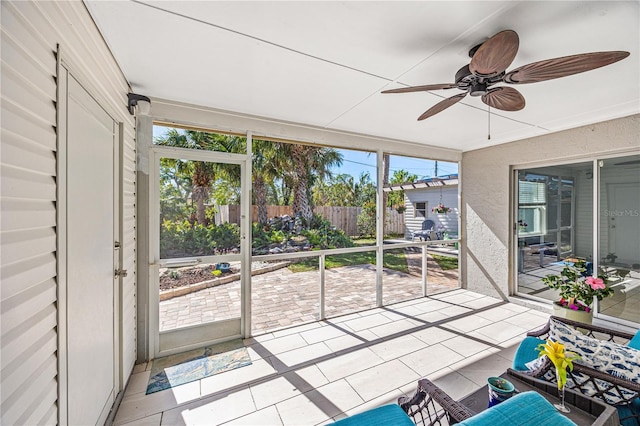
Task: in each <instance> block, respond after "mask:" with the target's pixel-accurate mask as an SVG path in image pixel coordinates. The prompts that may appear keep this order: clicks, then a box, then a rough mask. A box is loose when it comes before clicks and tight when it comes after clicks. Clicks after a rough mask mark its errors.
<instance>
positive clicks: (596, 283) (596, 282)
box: [587, 277, 607, 290]
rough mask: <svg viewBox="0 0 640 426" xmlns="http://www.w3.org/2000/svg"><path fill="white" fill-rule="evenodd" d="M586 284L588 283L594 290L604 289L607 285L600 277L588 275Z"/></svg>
mask: <svg viewBox="0 0 640 426" xmlns="http://www.w3.org/2000/svg"><path fill="white" fill-rule="evenodd" d="M587 284H589V285H590V286H591V288H592V289H594V290H604V289H605V288H606V287H607V286H605V285H604V281H603V280H602V278H596V277H588V278H587Z"/></svg>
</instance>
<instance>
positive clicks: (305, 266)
mask: <svg viewBox="0 0 640 426" xmlns="http://www.w3.org/2000/svg"><path fill="white" fill-rule="evenodd" d="M353 242H354V243H355V245H356V246H370V245H373V244H375V239H373V238H360V239H357V240H354V241H353ZM375 264H376V252H375V250H372V251H366V252H360V253H345V254H335V255H332V256H327V257H326V258H325V262H324V265H325V268H326V269H331V268H339V267H340V266H351V265H375ZM383 265H384V267H385V268H389V269H393V270H394V271H400V272H405V273H408V272H409V268H408V266H407V260H406V258H405V256H404V252H403V251H402V250H387V251H385V252H384V261H383ZM317 269H318V258H317V257H314V258H309V259H303V260H302V261H300V262H297V263H293V264H291V265H289V270H290V271H291V272H305V271H315V270H317Z"/></svg>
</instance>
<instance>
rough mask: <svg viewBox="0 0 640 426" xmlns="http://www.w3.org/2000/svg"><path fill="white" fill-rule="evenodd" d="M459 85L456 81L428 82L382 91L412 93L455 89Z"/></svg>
mask: <svg viewBox="0 0 640 426" xmlns="http://www.w3.org/2000/svg"><path fill="white" fill-rule="evenodd" d="M455 87H458V85H457V84H455V83H444V84H426V85H424V86H411V87H402V88H400V89H391V90H384V91H382V92H381V93H411V92H428V91H430V90H442V89H453V88H455Z"/></svg>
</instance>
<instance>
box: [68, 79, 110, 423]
mask: <svg viewBox="0 0 640 426" xmlns="http://www.w3.org/2000/svg"><path fill="white" fill-rule="evenodd" d="M67 76H68V80H67V82H68V83H67V84H68V91H67V93H68V96H67V140H66V154H67V157H66V164H67V170H66V172H67V174H66V212H67V223H66V229H67V234H66V238H67V241H66V247H67V253H66V259H67V269H66V270H67V306H66V312H67V323H66V327H67V391H68V394H67V395H68V397H67V398H68V399H67V401H68V412H67V414H68V423H69V424H71V425H89V424H103V423H104V421H105V419H106V416H107V415H108V413H109V410H110V409H111V406H112V404H113V401H114V398H115V394H116V386H115V370H116V357H115V328H114V312H115V310H114V302H115V294H116V293H115V291H116V286H117V283H118V281H117V279H116V278H115V275H114V270H115V269H116V267H117V263H116V257H115V249H114V235H117V234H114V232H115V231H116V230H117V226H118V224H117V222H116V218H117V217H118V216H117V215H116V214H115V213H114V212H115V211H117V210H116V209H117V205H116V204H115V202H116V200H117V199H118V198H117V197H115V196H114V190H115V188H117V186H114V182H115V172H114V164H115V163H114V158H116V157H115V153H116V152H117V151H116V149H117V147H118V144H117V143H116V142H117V140H118V138H117V134H118V132H117V124H116V123H115V122H114V121H113V119H112V118H111V117H110V116H109V115H108V114H107V113H106V112H105V111H104V110H103V109H102V108H101V107H100V105H99V104H98V103H97V102H96V101H95V100H94V99H93V98H92V97H91V96H90V95H89V94H88V93H87V92H86V91H85V90H84V89H83V88H82V86H80V84H79V83H78V82H77V81H76V80H75V79H74V78H73V77H72V76H71V75H70V74H67Z"/></svg>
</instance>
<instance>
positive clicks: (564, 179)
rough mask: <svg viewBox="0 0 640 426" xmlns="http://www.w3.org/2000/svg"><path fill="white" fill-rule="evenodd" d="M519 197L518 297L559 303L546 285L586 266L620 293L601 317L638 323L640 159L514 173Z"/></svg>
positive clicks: (605, 302) (601, 310)
mask: <svg viewBox="0 0 640 426" xmlns="http://www.w3.org/2000/svg"><path fill="white" fill-rule="evenodd" d="M514 192H515V202H516V205H515V207H514V220H513V228H514V235H515V237H514V242H515V243H514V245H513V246H514V250H515V253H514V262H515V265H516V266H515V268H514V269H515V270H516V283H517V293H518V294H521V295H523V296H527V297H531V298H535V299H541V300H549V301H554V300H557V299H558V298H559V297H558V293H557V291H556V290H552V289H549V288H548V287H547V286H546V285H545V284H544V283H543V282H542V278H543V277H544V276H546V275H550V274H559V273H560V271H561V269H562V266H563V265H564V264H565V262H571V261H575V260H584V261H586V262H588V265H591V268H598V269H597V270H598V271H599V273H602V272H606V273H607V274H608V275H609V277H610V282H609V285H611V286H612V287H613V289H614V295H613V297H611V298H607V299H605V300H603V301H602V302H600V303H599V304H598V306H597V307H598V314H599V315H600V316H607V317H612V318H615V319H616V320H620V322H623V323H627V322H629V323H631V324H638V323H640V156H639V155H634V156H626V157H616V158H609V159H604V160H596V161H589V162H581V163H574V164H565V165H556V166H548V167H537V168H528V169H521V170H516V172H515V191H514ZM594 243H595V245H594ZM594 270H595V269H594Z"/></svg>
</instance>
